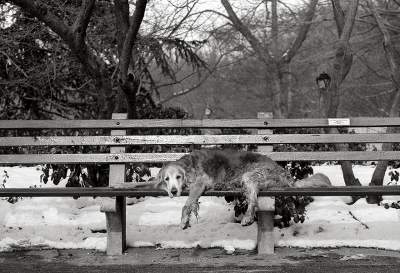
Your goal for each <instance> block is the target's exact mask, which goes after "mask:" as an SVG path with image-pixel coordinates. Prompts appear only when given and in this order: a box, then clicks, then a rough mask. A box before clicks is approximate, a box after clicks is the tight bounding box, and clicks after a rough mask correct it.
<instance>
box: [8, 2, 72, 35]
mask: <svg viewBox="0 0 400 273" xmlns="http://www.w3.org/2000/svg"><path fill="white" fill-rule="evenodd" d="M10 2H11V3H13V4H14V5H16V6H19V7H21V8H22V10H24V11H25V12H27V13H29V14H31V15H33V16H35V17H37V18H38V19H39V20H40V21H42V22H44V23H45V24H46V25H47V26H48V27H49V28H51V30H53V31H54V32H55V33H57V34H58V35H59V36H60V37H61V38H62V39H63V40H64V41H67V40H71V39H72V30H71V28H70V27H69V26H68V25H67V24H66V23H65V22H64V21H62V20H61V19H59V18H58V17H57V16H55V15H54V14H52V13H50V12H49V10H48V8H47V6H46V5H45V4H43V3H38V2H37V1H31V0H10Z"/></svg>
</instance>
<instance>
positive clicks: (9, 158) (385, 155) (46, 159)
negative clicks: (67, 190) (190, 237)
mask: <svg viewBox="0 0 400 273" xmlns="http://www.w3.org/2000/svg"><path fill="white" fill-rule="evenodd" d="M185 154H186V153H126V154H18V155H15V154H7V155H0V164H3V165H11V164H44V163H54V164H69V163H71V164H74V163H86V164H101V163H132V162H143V163H151V162H169V161H175V160H177V159H179V158H181V157H182V156H183V155H185ZM265 155H267V156H269V157H271V158H272V159H273V160H275V161H335V160H345V161H370V160H399V159H400V151H376V152H347V151H345V152H273V153H265Z"/></svg>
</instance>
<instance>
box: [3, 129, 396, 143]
mask: <svg viewBox="0 0 400 273" xmlns="http://www.w3.org/2000/svg"><path fill="white" fill-rule="evenodd" d="M260 131H261V132H263V134H258V135H190V136H186V135H185V136H182V135H178V136H176V135H142V136H138V135H134V136H123V135H116V136H45V137H0V146H3V147H12V146H14V147H15V146H21V147H22V146H91V145H105V146H120V145H165V144H182V145H185V144H186V145H191V144H291V143H292V144H295V143H298V144H301V143H395V142H400V134H282V135H272V134H271V133H272V130H270V129H266V130H260ZM267 131H270V132H271V133H267ZM266 147H271V146H266Z"/></svg>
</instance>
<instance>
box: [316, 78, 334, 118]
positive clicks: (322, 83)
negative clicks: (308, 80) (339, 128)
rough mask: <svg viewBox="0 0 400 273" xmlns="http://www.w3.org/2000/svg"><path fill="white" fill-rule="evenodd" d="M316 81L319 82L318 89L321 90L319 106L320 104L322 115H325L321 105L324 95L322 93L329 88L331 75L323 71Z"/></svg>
mask: <svg viewBox="0 0 400 273" xmlns="http://www.w3.org/2000/svg"><path fill="white" fill-rule="evenodd" d="M315 82H316V83H317V86H318V91H319V106H318V109H319V114H320V115H321V116H323V113H322V112H321V111H322V109H321V107H322V105H323V99H324V96H323V95H322V93H323V92H324V91H326V90H327V89H328V88H329V86H330V84H331V77H330V76H329V75H328V73H326V72H322V73H321V74H319V76H318V77H317V78H316V79H315Z"/></svg>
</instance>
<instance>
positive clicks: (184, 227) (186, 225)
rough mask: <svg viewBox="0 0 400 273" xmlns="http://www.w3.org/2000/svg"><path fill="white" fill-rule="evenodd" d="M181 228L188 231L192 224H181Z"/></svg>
mask: <svg viewBox="0 0 400 273" xmlns="http://www.w3.org/2000/svg"><path fill="white" fill-rule="evenodd" d="M180 227H181V229H187V228H189V227H190V223H189V222H185V223H181V224H180Z"/></svg>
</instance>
